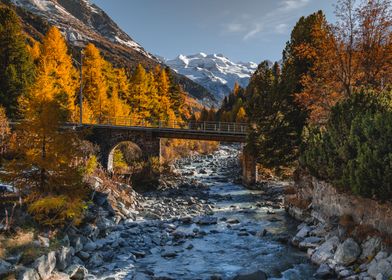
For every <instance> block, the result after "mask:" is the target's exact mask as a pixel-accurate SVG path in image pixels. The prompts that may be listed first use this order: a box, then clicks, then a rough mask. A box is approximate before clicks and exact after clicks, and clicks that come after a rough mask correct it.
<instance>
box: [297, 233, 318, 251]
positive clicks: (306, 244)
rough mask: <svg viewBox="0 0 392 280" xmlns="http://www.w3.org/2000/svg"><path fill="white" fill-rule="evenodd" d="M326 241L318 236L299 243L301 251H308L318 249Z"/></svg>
mask: <svg viewBox="0 0 392 280" xmlns="http://www.w3.org/2000/svg"><path fill="white" fill-rule="evenodd" d="M323 241H324V239H322V238H320V237H316V236H310V237H306V238H305V239H304V240H302V241H301V242H300V243H299V248H301V249H308V248H312V249H314V248H317V247H318V246H319V244H320V243H321V242H323Z"/></svg>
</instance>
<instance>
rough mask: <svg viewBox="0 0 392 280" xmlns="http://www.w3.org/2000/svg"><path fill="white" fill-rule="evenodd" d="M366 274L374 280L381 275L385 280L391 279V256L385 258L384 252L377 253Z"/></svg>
mask: <svg viewBox="0 0 392 280" xmlns="http://www.w3.org/2000/svg"><path fill="white" fill-rule="evenodd" d="M368 273H369V275H370V276H372V277H374V278H376V277H377V275H379V274H382V275H383V276H385V277H386V278H389V277H392V255H391V257H389V258H387V254H386V253H385V252H379V253H378V254H377V256H376V257H375V258H374V259H373V260H372V262H371V263H370V264H369V268H368Z"/></svg>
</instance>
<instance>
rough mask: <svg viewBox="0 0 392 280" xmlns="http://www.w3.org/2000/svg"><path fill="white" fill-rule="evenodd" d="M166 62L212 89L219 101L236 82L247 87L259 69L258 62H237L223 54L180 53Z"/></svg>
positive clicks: (165, 61)
mask: <svg viewBox="0 0 392 280" xmlns="http://www.w3.org/2000/svg"><path fill="white" fill-rule="evenodd" d="M164 63H166V64H167V65H168V66H170V67H171V68H172V69H174V70H175V71H176V72H177V73H179V74H181V75H184V76H186V77H188V78H189V79H191V80H193V81H194V82H196V83H199V84H200V85H202V86H204V87H205V88H207V89H208V90H210V91H211V92H212V93H213V94H214V95H215V98H216V99H217V100H219V101H220V100H222V99H223V98H224V97H225V96H226V95H228V94H229V93H230V92H231V90H232V89H233V88H234V84H235V83H236V82H238V84H239V85H240V86H242V87H246V86H247V85H248V83H249V80H250V77H251V76H252V74H253V73H254V72H255V71H256V69H257V64H256V63H253V62H248V63H244V62H238V63H235V62H232V61H231V60H230V59H228V58H227V57H225V56H224V55H222V54H210V55H207V54H205V53H198V54H195V55H188V56H186V55H179V56H178V57H176V58H175V59H169V60H164Z"/></svg>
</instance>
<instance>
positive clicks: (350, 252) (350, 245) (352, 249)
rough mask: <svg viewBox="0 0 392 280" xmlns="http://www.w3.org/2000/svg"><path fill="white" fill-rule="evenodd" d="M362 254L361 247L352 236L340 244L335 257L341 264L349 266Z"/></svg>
mask: <svg viewBox="0 0 392 280" xmlns="http://www.w3.org/2000/svg"><path fill="white" fill-rule="evenodd" d="M360 254H361V247H359V245H358V243H357V242H355V241H354V240H353V239H352V238H348V239H346V241H344V242H343V243H342V244H340V245H339V246H338V248H337V249H336V252H335V256H334V259H335V261H336V262H337V263H339V264H342V265H344V266H349V265H351V264H353V263H354V262H355V261H356V260H357V259H358V257H359V255H360Z"/></svg>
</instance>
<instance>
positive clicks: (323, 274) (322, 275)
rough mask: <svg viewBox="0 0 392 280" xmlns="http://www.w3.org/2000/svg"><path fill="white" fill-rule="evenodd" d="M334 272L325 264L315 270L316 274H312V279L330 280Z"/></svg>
mask: <svg viewBox="0 0 392 280" xmlns="http://www.w3.org/2000/svg"><path fill="white" fill-rule="evenodd" d="M334 276H335V271H334V270H333V269H332V268H331V267H330V266H329V265H327V264H322V265H320V267H319V268H318V269H317V272H316V273H315V274H314V277H315V278H317V279H331V278H334Z"/></svg>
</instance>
